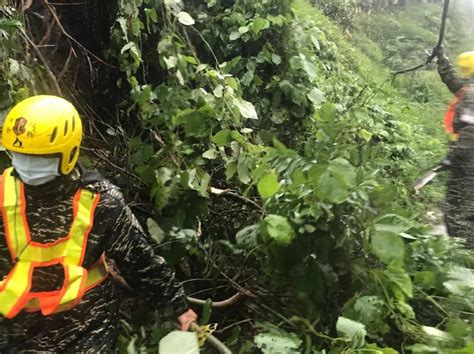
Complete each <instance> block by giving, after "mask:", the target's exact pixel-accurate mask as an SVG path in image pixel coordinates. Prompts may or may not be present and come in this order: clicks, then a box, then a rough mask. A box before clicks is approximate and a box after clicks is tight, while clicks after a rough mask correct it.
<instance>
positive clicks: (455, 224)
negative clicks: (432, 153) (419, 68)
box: [435, 47, 474, 248]
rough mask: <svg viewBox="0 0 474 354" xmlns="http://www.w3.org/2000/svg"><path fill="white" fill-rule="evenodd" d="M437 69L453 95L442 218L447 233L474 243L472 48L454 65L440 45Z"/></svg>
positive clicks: (473, 64) (469, 245)
mask: <svg viewBox="0 0 474 354" xmlns="http://www.w3.org/2000/svg"><path fill="white" fill-rule="evenodd" d="M435 53H436V55H437V57H438V73H439V75H440V77H441V79H442V81H443V82H444V83H445V84H446V86H447V87H448V88H449V90H450V91H451V92H452V93H454V94H455V99H454V100H453V101H452V102H451V104H450V105H449V109H448V112H447V113H446V116H445V126H446V130H447V131H448V132H449V133H452V134H454V136H455V140H456V141H455V142H453V144H452V147H451V151H450V154H449V162H450V166H451V167H450V177H449V179H448V183H447V193H446V210H445V221H446V226H447V231H448V234H449V235H450V236H456V237H461V238H464V239H465V240H466V245H467V247H469V248H473V246H474V233H473V232H472V230H474V153H473V152H474V51H471V52H466V53H463V54H461V55H460V56H459V57H458V58H457V61H456V64H457V70H456V68H455V67H454V66H453V65H451V63H450V62H449V59H448V58H447V56H446V55H445V54H444V50H443V48H442V47H440V48H437V49H436V51H435Z"/></svg>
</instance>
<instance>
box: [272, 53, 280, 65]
mask: <svg viewBox="0 0 474 354" xmlns="http://www.w3.org/2000/svg"><path fill="white" fill-rule="evenodd" d="M272 63H273V64H275V65H280V64H281V57H280V56H279V55H277V54H272Z"/></svg>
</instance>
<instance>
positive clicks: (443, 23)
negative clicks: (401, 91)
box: [392, 0, 449, 82]
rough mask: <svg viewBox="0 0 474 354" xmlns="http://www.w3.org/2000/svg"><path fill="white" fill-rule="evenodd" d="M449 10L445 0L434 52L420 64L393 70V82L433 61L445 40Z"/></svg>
mask: <svg viewBox="0 0 474 354" xmlns="http://www.w3.org/2000/svg"><path fill="white" fill-rule="evenodd" d="M448 10H449V0H444V7H443V16H442V18H441V27H440V30H439V38H438V43H437V44H436V46H435V47H434V49H433V52H432V53H431V54H430V55H429V56H428V58H426V60H425V62H424V63H422V64H420V65H417V66H415V67H413V68H409V69H403V70H399V71H395V72H392V82H393V80H395V77H396V76H397V75H399V74H405V73H408V72H411V71H415V70H418V69H421V68H423V67H425V66H426V65H428V64H429V63H431V61H432V60H433V59H434V58H435V57H436V50H435V49H437V48H439V47H441V45H442V44H443V41H444V32H445V29H446V19H447V18H448Z"/></svg>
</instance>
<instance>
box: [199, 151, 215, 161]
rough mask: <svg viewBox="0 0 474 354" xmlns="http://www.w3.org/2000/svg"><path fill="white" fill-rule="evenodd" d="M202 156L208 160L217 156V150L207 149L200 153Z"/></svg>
mask: <svg viewBox="0 0 474 354" xmlns="http://www.w3.org/2000/svg"><path fill="white" fill-rule="evenodd" d="M202 157H204V158H205V159H208V160H214V159H215V158H216V157H217V151H216V150H215V149H209V150H207V151H205V152H204V153H203V154H202Z"/></svg>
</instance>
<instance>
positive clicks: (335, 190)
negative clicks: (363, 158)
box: [316, 158, 356, 204]
mask: <svg viewBox="0 0 474 354" xmlns="http://www.w3.org/2000/svg"><path fill="white" fill-rule="evenodd" d="M355 184H356V172H355V168H354V166H352V165H351V164H350V163H349V162H348V161H347V160H344V159H341V158H338V159H335V160H332V161H331V162H330V163H329V165H328V166H327V168H326V169H325V170H324V172H323V173H322V174H321V175H320V177H319V179H318V188H317V190H316V195H317V196H318V197H319V198H320V199H322V200H325V201H328V202H330V203H336V204H340V203H342V202H344V201H345V200H346V199H347V198H348V197H349V192H350V189H351V188H352V187H354V186H355Z"/></svg>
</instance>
